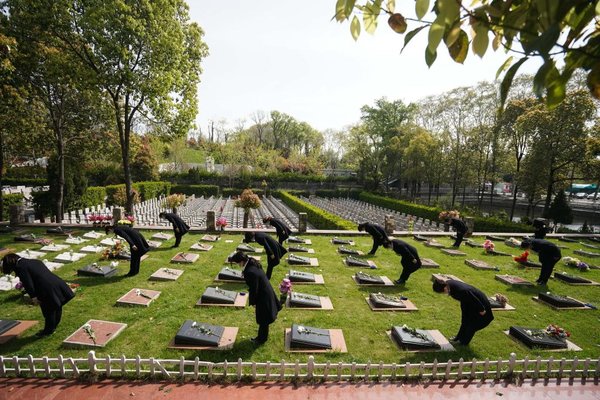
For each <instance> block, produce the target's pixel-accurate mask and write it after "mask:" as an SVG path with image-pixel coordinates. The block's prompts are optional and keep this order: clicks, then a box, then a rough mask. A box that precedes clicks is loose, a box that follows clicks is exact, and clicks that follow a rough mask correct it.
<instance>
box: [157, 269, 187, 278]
mask: <svg viewBox="0 0 600 400" xmlns="http://www.w3.org/2000/svg"><path fill="white" fill-rule="evenodd" d="M182 274H183V270H182V269H173V268H159V269H158V270H156V271H155V272H154V273H153V274H152V275H150V280H151V281H176V280H177V279H179V277H180V276H181V275H182Z"/></svg>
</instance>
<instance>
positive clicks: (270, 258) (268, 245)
mask: <svg viewBox="0 0 600 400" xmlns="http://www.w3.org/2000/svg"><path fill="white" fill-rule="evenodd" d="M252 241H255V242H256V243H258V244H260V245H261V246H262V247H264V249H265V252H266V253H267V278H269V280H270V279H271V275H272V273H273V268H274V267H276V266H277V265H279V262H280V261H281V259H282V258H283V256H284V255H285V253H287V250H286V249H285V248H284V247H283V246H282V245H281V244H279V242H277V241H276V240H275V239H273V238H272V237H271V236H269V235H267V234H266V233H264V232H246V233H245V235H244V243H250V242H252Z"/></svg>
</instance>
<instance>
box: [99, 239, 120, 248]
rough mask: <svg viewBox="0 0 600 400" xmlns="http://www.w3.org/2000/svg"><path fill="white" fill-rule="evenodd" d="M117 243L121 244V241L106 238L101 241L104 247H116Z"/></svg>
mask: <svg viewBox="0 0 600 400" xmlns="http://www.w3.org/2000/svg"><path fill="white" fill-rule="evenodd" d="M123 242H124V241H123ZM117 243H121V239H117V238H114V237H110V238H104V239H102V240H101V241H100V244H102V245H104V246H111V247H112V246H114V245H116V244H117Z"/></svg>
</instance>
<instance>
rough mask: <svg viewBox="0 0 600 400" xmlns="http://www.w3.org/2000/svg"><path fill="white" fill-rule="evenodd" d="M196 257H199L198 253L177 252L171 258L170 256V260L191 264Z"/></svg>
mask: <svg viewBox="0 0 600 400" xmlns="http://www.w3.org/2000/svg"><path fill="white" fill-rule="evenodd" d="M198 258H200V254H196V253H177V254H175V256H174V257H173V258H171V262H172V263H179V264H192V263H195V262H196V261H197V260H198Z"/></svg>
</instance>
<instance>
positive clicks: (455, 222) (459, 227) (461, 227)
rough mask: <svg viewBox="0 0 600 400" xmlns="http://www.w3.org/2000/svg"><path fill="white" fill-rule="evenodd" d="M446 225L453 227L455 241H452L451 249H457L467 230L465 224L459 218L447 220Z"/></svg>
mask: <svg viewBox="0 0 600 400" xmlns="http://www.w3.org/2000/svg"><path fill="white" fill-rule="evenodd" d="M446 223H447V224H448V225H450V226H451V227H453V228H454V230H455V231H456V240H455V241H454V244H453V245H452V247H456V248H459V247H460V244H461V243H462V241H463V238H464V237H465V234H466V233H467V231H468V230H469V228H467V224H465V221H463V220H462V219H460V218H448V219H447V220H446Z"/></svg>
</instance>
